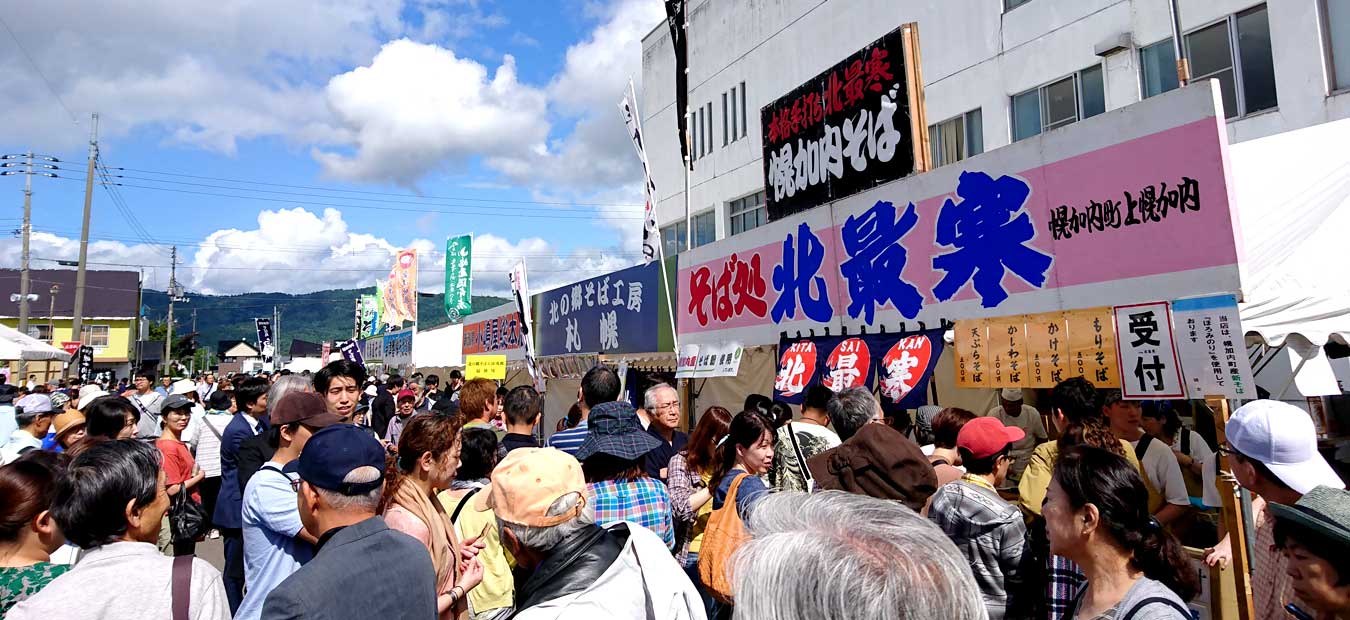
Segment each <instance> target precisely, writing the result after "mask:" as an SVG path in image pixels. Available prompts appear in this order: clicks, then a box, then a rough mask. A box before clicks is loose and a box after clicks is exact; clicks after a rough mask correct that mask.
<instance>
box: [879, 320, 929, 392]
mask: <svg viewBox="0 0 1350 620" xmlns="http://www.w3.org/2000/svg"><path fill="white" fill-rule="evenodd" d="M932 357H933V343H932V342H931V341H929V340H928V337H927V336H908V337H905V338H901V339H900V341H899V342H896V343H895V345H894V346H892V347H891V349H890V350H889V351H887V352H886V356H885V357H883V358H882V359H881V395H882V396H885V397H887V398H889V399H891V400H892V401H894V402H900V400H901V399H903V398H904V397H905V396H906V395H908V394H909V393H910V392H911V391H913V390H914V386H915V385H917V384H918V383H919V381H920V380H921V379H923V375H924V373H925V372H927V371H928V362H929V360H930V359H932Z"/></svg>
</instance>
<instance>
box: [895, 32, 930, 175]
mask: <svg viewBox="0 0 1350 620" xmlns="http://www.w3.org/2000/svg"><path fill="white" fill-rule="evenodd" d="M900 36H901V45H902V48H903V49H904V51H905V83H906V84H908V85H909V89H908V91H909V92H907V93H905V96H906V97H908V99H909V131H910V135H911V136H913V140H911V142H912V143H913V146H914V172H915V173H919V172H927V171H929V170H932V169H933V157H932V151H931V150H930V149H929V145H928V141H929V137H928V112H927V107H926V105H925V103H924V97H923V59H922V58H921V57H920V55H919V24H918V23H917V22H910V23H907V24H905V25H904V26H901V30H900Z"/></svg>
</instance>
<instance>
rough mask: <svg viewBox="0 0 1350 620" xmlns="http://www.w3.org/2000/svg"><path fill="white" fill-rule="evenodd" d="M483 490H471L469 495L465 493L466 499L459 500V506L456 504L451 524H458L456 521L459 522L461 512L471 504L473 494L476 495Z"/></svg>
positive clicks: (451, 516)
mask: <svg viewBox="0 0 1350 620" xmlns="http://www.w3.org/2000/svg"><path fill="white" fill-rule="evenodd" d="M481 490H482V487H478V488H474V489H469V492H468V493H465V494H464V497H461V498H459V503H458V504H455V511H454V512H452V513H450V522H451V523H454V522H456V521H459V513H460V511H462V510H464V507H465V506H467V505H468V504H469V498H470V497H473V494H474V493H477V492H479V491H481Z"/></svg>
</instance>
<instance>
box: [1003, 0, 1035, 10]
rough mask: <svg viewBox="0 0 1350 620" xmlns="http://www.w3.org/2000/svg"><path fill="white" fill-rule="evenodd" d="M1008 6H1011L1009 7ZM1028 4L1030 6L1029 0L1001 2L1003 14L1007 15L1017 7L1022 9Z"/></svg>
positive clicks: (1004, 0)
mask: <svg viewBox="0 0 1350 620" xmlns="http://www.w3.org/2000/svg"><path fill="white" fill-rule="evenodd" d="M1010 4H1011V5H1012V6H1009V5H1010ZM1028 4H1031V0H1003V12H1004V13H1007V12H1009V11H1015V10H1017V8H1018V7H1023V6H1026V5H1028Z"/></svg>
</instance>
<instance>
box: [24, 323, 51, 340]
mask: <svg viewBox="0 0 1350 620" xmlns="http://www.w3.org/2000/svg"><path fill="white" fill-rule="evenodd" d="M28 335H29V336H30V337H33V338H37V339H38V340H46V341H51V339H52V327H51V326H50V325H45V324H44V325H37V324H30V325H29V326H28Z"/></svg>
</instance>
